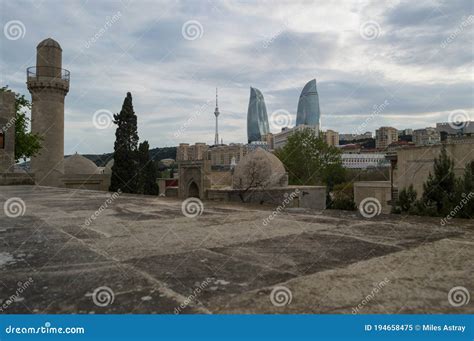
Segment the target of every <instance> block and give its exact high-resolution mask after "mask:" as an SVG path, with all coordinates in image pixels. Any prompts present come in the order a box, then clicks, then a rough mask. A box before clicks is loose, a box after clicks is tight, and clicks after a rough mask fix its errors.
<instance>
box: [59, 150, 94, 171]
mask: <svg viewBox="0 0 474 341" xmlns="http://www.w3.org/2000/svg"><path fill="white" fill-rule="evenodd" d="M98 173H99V169H98V168H97V166H96V165H95V163H94V162H92V161H91V160H89V159H87V158H85V157H84V156H82V155H79V154H77V153H76V154H74V155H72V156H69V157H68V158H66V160H64V174H66V175H67V174H98Z"/></svg>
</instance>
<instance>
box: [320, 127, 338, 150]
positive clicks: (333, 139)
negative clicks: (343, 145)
mask: <svg viewBox="0 0 474 341" xmlns="http://www.w3.org/2000/svg"><path fill="white" fill-rule="evenodd" d="M323 138H324V141H325V142H326V143H327V144H328V145H329V146H338V145H339V133H338V132H337V131H334V130H330V129H328V130H326V131H325V132H324V133H323Z"/></svg>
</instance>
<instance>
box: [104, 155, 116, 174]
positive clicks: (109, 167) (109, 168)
mask: <svg viewBox="0 0 474 341" xmlns="http://www.w3.org/2000/svg"><path fill="white" fill-rule="evenodd" d="M113 165H114V159H110V160H109V162H107V163H106V164H105V167H104V174H112V166H113Z"/></svg>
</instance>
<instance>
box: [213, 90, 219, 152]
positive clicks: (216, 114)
mask: <svg viewBox="0 0 474 341" xmlns="http://www.w3.org/2000/svg"><path fill="white" fill-rule="evenodd" d="M214 115H215V116H216V136H215V138H214V145H216V146H217V145H218V144H219V123H218V122H219V115H220V112H219V105H218V103H217V88H216V109H215V110H214Z"/></svg>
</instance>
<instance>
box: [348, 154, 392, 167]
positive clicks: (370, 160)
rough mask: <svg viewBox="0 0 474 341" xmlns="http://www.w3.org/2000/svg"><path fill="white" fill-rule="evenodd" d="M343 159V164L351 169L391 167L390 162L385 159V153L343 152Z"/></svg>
mask: <svg viewBox="0 0 474 341" xmlns="http://www.w3.org/2000/svg"><path fill="white" fill-rule="evenodd" d="M341 160H342V166H343V167H344V168H350V169H368V168H378V167H390V162H389V161H388V160H386V159H385V153H362V154H352V153H350V154H349V153H343V154H341Z"/></svg>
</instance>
